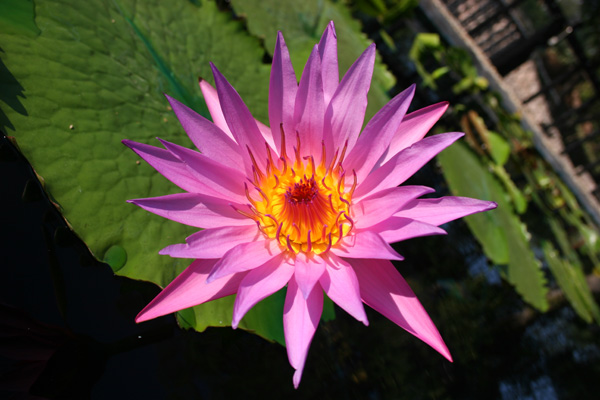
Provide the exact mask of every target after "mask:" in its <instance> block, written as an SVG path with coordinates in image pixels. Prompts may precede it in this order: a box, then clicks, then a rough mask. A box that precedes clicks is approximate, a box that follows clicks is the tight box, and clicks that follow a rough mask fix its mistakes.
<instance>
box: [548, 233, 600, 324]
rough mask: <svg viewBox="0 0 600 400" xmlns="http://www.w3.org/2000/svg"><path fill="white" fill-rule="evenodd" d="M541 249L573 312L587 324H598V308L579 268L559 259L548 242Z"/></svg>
mask: <svg viewBox="0 0 600 400" xmlns="http://www.w3.org/2000/svg"><path fill="white" fill-rule="evenodd" d="M542 248H543V250H544V256H545V257H546V261H547V262H548V267H549V268H550V271H552V274H553V275H554V277H555V278H556V281H557V283H558V284H559V286H560V287H561V289H562V290H563V292H564V294H565V296H566V298H567V299H568V300H569V303H571V305H572V306H573V309H574V310H575V312H577V314H578V315H579V316H580V317H581V318H583V319H584V320H585V321H586V322H588V323H591V322H593V320H594V319H595V320H596V322H600V308H598V304H596V301H595V300H594V295H593V294H592V292H591V291H590V287H589V286H588V284H587V282H586V280H585V275H584V274H583V270H582V269H581V266H579V265H577V264H572V263H570V262H569V261H567V260H566V259H563V258H561V257H560V256H559V255H558V253H557V251H556V249H555V248H554V246H553V245H552V243H550V242H545V243H544V244H543V246H542Z"/></svg>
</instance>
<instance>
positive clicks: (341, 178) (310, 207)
mask: <svg viewBox="0 0 600 400" xmlns="http://www.w3.org/2000/svg"><path fill="white" fill-rule="evenodd" d="M280 130H281V152H280V154H281V157H280V158H279V159H276V160H274V159H273V156H272V154H271V149H269V147H268V146H267V159H266V163H267V165H266V168H265V171H266V172H265V173H263V172H262V171H261V170H260V169H259V168H258V165H257V164H256V161H255V159H254V156H253V155H252V152H251V151H250V149H248V152H249V154H250V158H251V160H252V171H253V178H254V182H252V183H253V184H254V187H255V189H256V191H257V192H258V193H259V194H260V196H261V199H260V200H256V199H255V198H251V197H250V193H249V190H248V188H247V187H246V197H247V198H248V200H249V201H250V203H251V205H249V206H250V209H251V210H252V211H253V212H254V213H255V214H256V215H255V216H253V215H248V214H247V213H243V214H244V215H247V216H248V217H249V218H252V219H254V220H256V221H257V223H258V224H259V229H260V231H261V232H262V233H263V234H264V235H265V236H267V237H268V238H271V239H274V240H277V241H278V242H279V244H280V246H281V247H282V248H284V249H286V250H287V251H289V252H290V253H292V254H297V253H299V252H304V253H306V254H322V253H325V252H327V251H329V250H330V249H331V247H332V246H334V245H335V244H337V243H338V242H339V241H340V240H342V239H343V238H344V237H345V236H347V235H348V234H349V233H350V231H351V230H352V229H353V228H354V221H353V220H352V219H351V218H350V207H351V204H352V193H353V192H354V189H355V188H356V173H354V171H353V175H354V184H353V185H352V188H351V189H350V190H349V191H347V190H346V188H345V178H346V171H345V170H344V168H343V166H342V161H343V158H344V156H345V153H346V149H347V146H348V143H345V144H344V147H343V148H342V150H341V157H340V158H339V159H337V155H338V153H339V149H338V150H336V152H335V155H334V157H333V159H332V160H331V161H330V163H329V166H326V161H325V154H326V153H325V142H324V141H323V142H322V155H321V162H320V163H319V164H318V165H317V164H316V163H315V159H314V156H313V155H308V156H305V157H301V153H300V149H301V143H300V134H299V133H297V132H296V140H297V144H296V146H294V159H293V160H292V159H290V158H289V157H288V156H287V154H286V152H285V132H284V130H283V125H280ZM288 165H289V167H288ZM255 197H256V196H255ZM238 212H241V211H239V210H238Z"/></svg>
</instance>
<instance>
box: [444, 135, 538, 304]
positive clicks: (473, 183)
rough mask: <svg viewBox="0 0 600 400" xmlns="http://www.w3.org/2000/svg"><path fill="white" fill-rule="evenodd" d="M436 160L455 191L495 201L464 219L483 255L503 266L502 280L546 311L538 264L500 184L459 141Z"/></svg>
mask: <svg viewBox="0 0 600 400" xmlns="http://www.w3.org/2000/svg"><path fill="white" fill-rule="evenodd" d="M438 161H439V162H440V164H441V165H442V170H443V172H444V177H445V178H446V180H447V181H448V184H449V186H450V189H451V191H452V192H453V193H454V194H456V195H458V196H467V197H475V198H480V199H486V200H492V201H495V202H496V203H498V208H497V209H496V210H493V211H489V212H486V213H482V214H476V215H471V216H469V217H466V218H465V220H466V222H467V224H468V225H469V228H470V229H471V231H472V232H473V234H474V235H475V237H476V238H477V240H478V241H479V242H480V243H481V245H482V247H483V250H484V252H485V254H486V255H487V256H488V257H489V258H490V259H491V260H492V261H493V262H494V263H496V264H500V265H505V266H506V268H505V269H504V270H503V272H504V273H503V275H504V277H505V279H506V280H508V281H509V282H510V283H511V284H512V285H514V286H515V289H516V290H517V292H518V293H519V294H520V295H521V296H523V299H524V300H525V301H527V302H528V303H529V304H531V305H532V306H534V307H535V308H537V309H538V310H541V311H545V310H546V309H547V308H548V302H547V301H546V293H547V288H546V286H545V279H544V275H543V273H542V271H541V269H540V263H539V262H538V261H537V260H536V258H535V255H534V254H533V251H532V250H531V244H530V242H529V240H528V233H527V230H526V228H525V226H524V225H523V224H522V223H521V221H520V220H519V217H518V216H517V215H516V214H515V213H514V212H513V211H512V207H511V205H510V203H509V202H508V201H507V198H508V195H507V193H506V191H505V190H504V188H503V187H502V185H500V184H499V183H498V182H497V181H496V179H495V178H494V176H493V175H492V174H490V173H489V172H488V171H486V170H485V168H484V167H483V166H482V165H481V163H480V162H479V160H478V159H477V156H476V155H475V154H473V153H472V152H471V151H470V150H469V149H468V148H467V147H466V146H465V145H464V144H462V143H455V144H454V145H452V146H451V147H449V148H448V149H446V150H444V151H443V152H442V153H441V154H440V155H438Z"/></svg>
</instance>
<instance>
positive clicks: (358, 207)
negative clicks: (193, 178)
mask: <svg viewBox="0 0 600 400" xmlns="http://www.w3.org/2000/svg"><path fill="white" fill-rule="evenodd" d="M432 192H434V190H433V189H431V188H428V187H425V186H401V187H393V188H389V189H385V190H382V191H380V192H377V193H374V194H372V195H370V196H369V197H367V198H364V199H362V200H360V201H359V202H357V203H356V204H353V205H352V218H354V226H355V227H356V228H357V229H363V228H367V227H369V226H371V225H375V224H377V223H379V222H381V221H383V220H386V219H388V218H389V217H391V216H392V215H393V214H394V213H395V212H396V211H398V210H400V209H401V208H402V207H403V206H404V205H405V204H407V203H409V202H410V201H412V200H414V199H416V198H417V197H419V196H422V195H424V194H426V193H432Z"/></svg>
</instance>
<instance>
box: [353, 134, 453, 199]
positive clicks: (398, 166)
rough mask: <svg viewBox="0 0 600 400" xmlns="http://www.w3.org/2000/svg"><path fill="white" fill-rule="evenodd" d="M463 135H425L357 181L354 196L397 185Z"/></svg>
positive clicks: (358, 196)
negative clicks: (360, 181)
mask: <svg viewBox="0 0 600 400" xmlns="http://www.w3.org/2000/svg"><path fill="white" fill-rule="evenodd" d="M463 135H464V134H463V133H459V132H451V133H441V134H439V135H434V136H429V137H426V138H425V139H423V140H420V141H418V142H417V143H415V144H413V145H412V146H410V147H409V148H407V149H404V150H402V151H401V152H400V153H398V154H396V155H395V156H394V157H392V159H390V161H388V162H387V163H385V164H384V165H383V166H381V167H380V168H378V169H376V170H375V171H373V172H371V174H369V176H367V177H366V179H365V181H364V182H363V183H362V184H360V183H359V186H358V187H357V188H356V192H355V193H354V198H355V199H357V200H359V199H361V198H363V197H365V196H368V195H369V194H370V193H375V192H377V191H379V190H383V189H387V188H390V187H395V186H398V185H399V184H401V183H402V182H404V181H405V180H407V179H408V178H409V177H411V176H412V174H414V173H415V172H417V171H418V170H419V169H421V167H422V166H423V165H425V164H426V163H427V162H428V161H429V160H431V159H432V158H433V157H435V156H436V155H437V154H438V153H439V152H440V151H442V150H444V149H445V148H446V147H448V146H450V145H451V144H452V143H453V142H454V141H456V140H458V138H460V137H462V136H463Z"/></svg>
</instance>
